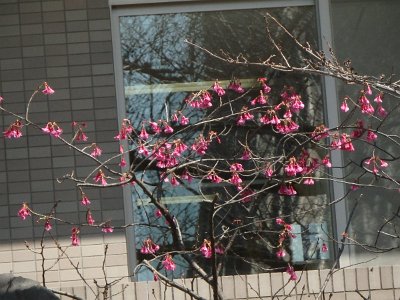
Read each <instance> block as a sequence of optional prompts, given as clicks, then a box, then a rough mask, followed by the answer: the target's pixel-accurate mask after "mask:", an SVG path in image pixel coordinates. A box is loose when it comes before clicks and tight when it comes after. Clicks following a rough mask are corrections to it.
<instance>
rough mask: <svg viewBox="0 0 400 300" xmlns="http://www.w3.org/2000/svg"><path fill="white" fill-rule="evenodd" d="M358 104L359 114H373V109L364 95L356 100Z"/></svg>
mask: <svg viewBox="0 0 400 300" xmlns="http://www.w3.org/2000/svg"><path fill="white" fill-rule="evenodd" d="M358 102H359V104H360V108H361V112H362V113H364V114H370V115H371V114H373V113H374V108H373V107H372V105H371V104H370V102H369V100H368V98H367V97H366V96H365V94H364V93H361V96H360V98H359V99H358Z"/></svg>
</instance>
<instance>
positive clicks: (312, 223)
mask: <svg viewBox="0 0 400 300" xmlns="http://www.w3.org/2000/svg"><path fill="white" fill-rule="evenodd" d="M267 11H268V12H270V13H272V14H273V15H274V16H276V17H277V18H278V19H279V20H281V21H282V22H283V23H284V24H285V26H287V28H288V29H289V30H290V31H291V32H292V33H293V34H294V35H295V36H297V37H298V38H299V39H300V40H301V41H308V42H310V43H311V44H312V45H314V46H316V43H317V29H316V25H315V24H316V20H315V9H314V7H289V8H279V9H269V10H260V9H257V10H251V9H249V10H240V11H216V12H196V13H177V14H162V15H145V16H127V17H121V18H120V32H121V47H122V61H123V70H124V86H125V97H126V114H127V117H128V118H129V120H130V121H131V123H132V124H133V127H134V128H135V129H136V131H137V132H140V130H141V128H142V126H143V125H145V126H147V124H144V120H149V119H150V120H154V121H157V120H171V119H172V118H173V116H174V114H176V113H179V111H181V110H182V109H183V108H184V105H187V101H186V102H185V100H186V99H192V98H193V93H196V92H198V91H201V90H203V91H206V90H210V87H211V86H212V85H213V84H214V82H215V80H218V81H219V83H220V84H221V86H223V87H224V88H226V87H227V86H228V84H229V83H230V82H231V81H232V80H236V79H237V80H240V82H241V85H242V87H243V88H244V89H246V93H245V94H243V95H241V96H240V97H238V96H237V93H235V92H233V91H228V90H227V92H226V95H224V96H223V97H221V99H219V101H220V103H219V108H218V110H217V111H213V110H195V109H193V110H190V112H189V113H188V114H187V115H186V116H187V117H188V118H190V122H191V124H195V123H197V122H199V121H201V120H204V119H207V118H211V117H220V116H224V115H226V113H227V112H229V111H230V110H232V109H233V110H238V109H239V110H240V107H243V106H244V105H248V103H250V101H251V100H252V99H254V98H255V97H257V95H259V93H260V88H259V83H258V82H257V78H260V77H267V78H268V84H269V85H271V86H272V87H273V90H272V92H271V94H270V96H269V97H270V99H271V101H275V102H277V101H278V99H279V98H280V94H281V92H282V90H283V89H284V87H285V86H286V87H289V86H290V87H293V88H294V89H295V90H296V91H297V92H298V93H299V94H300V95H301V97H302V100H303V102H304V104H305V106H306V109H304V110H302V111H301V113H300V114H299V115H298V116H296V118H298V120H301V123H302V124H303V125H302V126H304V128H302V130H303V131H312V130H313V129H314V128H315V126H317V125H319V124H321V123H323V105H322V93H321V84H320V81H319V78H318V77H314V76H304V75H296V74H287V73H285V74H284V73H280V72H277V71H271V70H266V69H265V68H262V67H249V66H238V65H232V64H227V63H224V62H221V61H220V60H217V59H215V58H212V57H211V56H209V55H207V54H206V53H205V52H204V51H201V50H199V49H198V48H195V47H193V46H190V45H188V44H187V43H185V39H187V40H190V41H192V42H194V43H196V44H198V45H201V46H202V47H204V48H207V49H208V50H210V51H212V52H215V53H218V54H222V53H223V52H225V53H229V54H231V55H233V56H234V57H236V56H239V55H240V56H244V57H246V58H247V59H248V60H251V61H260V60H261V61H262V60H265V59H267V58H268V56H269V55H270V54H271V53H273V52H274V49H273V46H272V44H271V43H270V42H269V41H268V40H267V38H266V31H265V19H264V17H265V13H266V12H267ZM271 31H272V32H273V34H274V37H275V39H276V41H279V42H280V43H282V44H285V45H287V49H295V47H291V45H292V41H290V40H289V39H288V38H287V36H286V34H284V33H283V32H282V30H279V29H278V28H275V27H272V30H271ZM221 49H222V50H221ZM287 54H288V55H289V56H290V58H291V59H293V60H294V61H296V60H302V57H301V54H300V53H299V52H297V51H296V50H289V51H288V53H287ZM276 59H277V60H279V58H278V57H277V58H276ZM260 116H261V114H260V113H258V115H257V118H259V117H260ZM196 128H197V129H196V130H191V131H190V132H188V131H185V127H184V126H181V125H179V126H178V125H177V124H176V125H175V126H174V128H173V129H174V132H178V133H175V135H174V138H175V139H176V138H180V139H181V140H182V141H184V142H185V143H187V144H191V143H193V141H194V140H195V139H196V138H197V137H198V135H199V134H200V133H203V134H206V133H209V132H211V131H215V132H218V133H221V132H226V134H221V135H220V139H221V144H217V143H211V144H210V145H209V148H208V152H207V154H208V157H212V158H213V159H214V162H215V160H218V159H228V160H232V159H236V160H240V158H241V156H242V153H243V148H244V145H247V146H248V147H249V148H251V149H252V151H254V152H255V153H257V154H258V155H260V156H263V157H273V156H277V155H280V154H282V153H283V152H285V151H286V152H290V151H293V153H295V154H296V155H298V156H301V153H302V149H300V148H299V147H298V144H296V143H293V142H294V141H293V142H290V141H286V142H283V140H282V139H283V138H284V137H285V136H284V135H282V134H279V133H277V132H276V131H274V130H272V129H271V127H269V126H261V127H260V126H259V125H257V124H250V123H249V124H246V126H237V120H235V119H226V120H224V121H221V122H220V123H216V122H213V123H210V124H205V125H204V126H199V127H196ZM221 145H223V146H221ZM137 146H138V145H137V144H136V143H133V144H132V145H131V147H132V149H136V147H137ZM306 150H307V151H308V152H309V153H312V155H313V157H320V158H322V157H323V153H322V152H321V150H319V149H317V148H316V147H314V146H313V145H310V146H309V147H308V148H307V149H306ZM139 161H140V159H139V158H138V153H137V152H135V151H132V152H131V163H132V164H135V163H138V162H139ZM214 162H213V161H211V160H204V161H202V163H203V164H204V166H208V167H210V166H212V164H213V163H214ZM242 164H243V166H244V167H245V168H246V169H251V168H258V167H259V164H258V163H256V162H254V161H252V160H248V161H243V162H242ZM143 170H146V172H144V173H143ZM135 171H136V172H137V176H141V177H140V178H142V179H144V180H145V181H147V182H158V181H161V182H160V183H159V184H158V185H157V186H156V187H154V188H153V190H154V193H155V194H157V196H159V197H161V198H162V199H163V203H165V204H166V205H167V206H168V209H169V210H170V211H171V212H173V215H174V216H175V217H176V219H177V220H178V221H179V223H180V224H181V226H182V234H183V235H184V236H185V241H186V247H187V249H188V250H192V249H198V248H199V247H200V246H201V243H202V242H203V239H205V238H208V232H210V228H209V222H208V218H209V212H210V203H209V202H210V200H212V199H213V197H215V196H216V195H218V197H219V203H225V202H227V201H231V202H232V198H234V199H235V198H236V199H238V200H237V201H233V203H231V204H229V205H226V206H224V207H223V208H222V209H221V210H219V212H218V213H217V215H216V217H215V223H216V224H217V226H216V228H215V231H216V232H215V234H216V235H217V237H219V238H220V240H221V243H224V242H225V243H226V238H225V237H224V236H225V235H227V236H229V237H231V238H233V241H234V242H233V243H232V245H231V246H230V248H229V251H228V252H227V253H226V255H224V256H222V257H220V258H219V260H220V262H221V274H222V275H230V274H237V273H240V274H249V273H255V272H260V271H263V270H264V271H265V270H266V269H271V268H276V267H286V266H287V260H278V259H277V257H276V248H275V247H274V246H272V245H276V244H277V242H278V234H277V232H278V231H279V226H277V225H276V223H275V218H276V217H278V216H285V220H286V221H287V222H289V223H292V224H293V228H294V229H293V230H294V232H296V237H295V238H293V239H292V241H291V243H289V242H288V243H287V245H286V249H287V251H288V256H287V257H286V258H285V259H288V260H290V261H291V262H292V263H293V264H297V265H298V266H299V267H302V266H304V265H307V266H309V267H321V266H323V265H324V264H327V263H328V264H329V263H330V261H331V258H332V253H329V252H328V253H324V252H322V251H321V245H322V241H324V242H326V243H328V240H329V239H328V236H330V232H331V215H330V208H329V206H328V203H329V200H328V199H329V197H328V185H327V184H326V183H319V184H315V185H314V186H312V187H309V186H307V187H306V186H302V185H299V186H298V191H299V195H300V196H298V197H284V196H279V195H278V193H277V191H278V188H279V187H277V186H272V184H271V182H269V181H268V180H266V179H265V177H263V176H258V177H252V178H245V179H244V185H247V187H248V188H249V189H250V188H251V190H252V191H255V192H256V195H255V196H253V197H252V199H251V201H240V197H242V196H243V195H240V194H238V192H237V189H236V187H235V186H234V185H231V184H228V183H226V182H225V183H220V184H211V183H210V180H204V178H203V179H201V178H197V179H194V180H193V181H192V182H191V183H188V182H186V181H184V180H181V181H180V185H179V186H177V187H171V184H170V183H167V182H163V181H162V176H163V173H164V172H165V169H163V168H161V169H160V168H157V166H154V163H153V164H152V163H151V162H148V164H142V165H138V166H136V167H135ZM191 172H193V173H195V170H191ZM178 175H179V176H181V175H182V173H178ZM179 176H178V177H179ZM223 179H225V180H227V179H228V178H223ZM257 191H259V192H257ZM132 201H133V203H134V206H135V216H134V219H135V222H139V223H144V224H148V223H151V224H152V225H153V226H151V227H146V226H141V227H137V228H136V238H137V246H136V247H137V253H138V257H139V261H140V259H142V258H144V257H145V256H143V255H142V254H140V248H141V246H142V241H143V240H144V239H146V238H148V237H151V239H152V240H153V241H155V242H156V243H157V244H159V245H161V247H162V249H163V250H164V251H165V252H167V251H171V250H173V249H172V240H171V236H170V235H169V234H168V226H166V224H165V223H164V221H163V220H162V219H157V218H156V217H155V216H154V207H153V206H152V205H150V204H149V203H148V197H147V196H146V195H145V194H144V193H143V192H142V191H141V190H140V189H139V188H137V187H136V186H134V187H133V188H132ZM224 246H226V244H225V245H224ZM329 248H331V247H329ZM197 253H199V252H198V251H197ZM193 256H194V257H195V258H196V259H197V260H198V261H200V263H201V265H202V266H203V267H204V268H206V269H207V268H209V265H210V263H209V262H208V261H207V259H205V258H203V257H202V256H201V255H200V254H193ZM176 257H177V256H176ZM174 260H175V257H174ZM178 261H179V264H178V267H177V269H176V270H175V272H174V276H175V277H181V276H187V277H188V276H192V275H193V274H191V273H190V272H191V271H190V270H189V269H188V268H187V266H186V265H185V263H184V262H183V261H180V260H179V259H178ZM277 270H279V269H277ZM152 278H153V275H152V274H151V273H149V272H146V271H143V272H141V273H140V274H139V279H140V280H145V279H152Z"/></svg>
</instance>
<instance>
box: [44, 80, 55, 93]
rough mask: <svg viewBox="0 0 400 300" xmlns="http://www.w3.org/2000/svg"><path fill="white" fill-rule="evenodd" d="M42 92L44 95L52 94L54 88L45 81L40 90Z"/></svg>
mask: <svg viewBox="0 0 400 300" xmlns="http://www.w3.org/2000/svg"><path fill="white" fill-rule="evenodd" d="M42 93H43V94H45V95H52V94H54V90H53V89H52V88H51V87H50V86H49V85H48V83H47V82H45V83H44V89H43V90H42Z"/></svg>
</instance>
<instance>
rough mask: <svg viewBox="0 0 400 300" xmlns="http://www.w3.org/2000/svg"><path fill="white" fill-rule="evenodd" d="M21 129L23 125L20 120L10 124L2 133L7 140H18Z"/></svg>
mask: <svg viewBox="0 0 400 300" xmlns="http://www.w3.org/2000/svg"><path fill="white" fill-rule="evenodd" d="M22 127H23V124H22V122H21V121H20V120H16V121H15V122H14V123H12V124H11V125H10V126H9V127H8V128H7V129H6V131H4V132H3V135H4V137H6V138H8V139H12V138H14V139H18V138H20V137H21V136H22V131H21V128H22Z"/></svg>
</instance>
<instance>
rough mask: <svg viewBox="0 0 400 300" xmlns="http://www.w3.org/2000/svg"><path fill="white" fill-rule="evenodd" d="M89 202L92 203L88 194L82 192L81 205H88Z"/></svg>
mask: <svg viewBox="0 0 400 300" xmlns="http://www.w3.org/2000/svg"><path fill="white" fill-rule="evenodd" d="M89 204H90V200H89V198H88V197H87V196H86V194H82V200H81V205H82V206H88V205H89Z"/></svg>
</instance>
